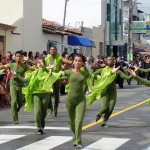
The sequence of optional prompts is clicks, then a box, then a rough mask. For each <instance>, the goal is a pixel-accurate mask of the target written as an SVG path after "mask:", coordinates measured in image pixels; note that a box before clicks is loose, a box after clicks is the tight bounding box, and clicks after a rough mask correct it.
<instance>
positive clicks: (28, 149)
mask: <svg viewBox="0 0 150 150" xmlns="http://www.w3.org/2000/svg"><path fill="white" fill-rule="evenodd" d="M71 139H72V137H71V136H50V137H48V138H45V139H43V140H40V141H38V142H35V143H32V144H29V145H27V146H24V147H21V148H19V149H17V150H36V149H38V150H49V149H52V148H54V147H56V146H59V145H61V144H63V143H66V142H68V141H70V140H71Z"/></svg>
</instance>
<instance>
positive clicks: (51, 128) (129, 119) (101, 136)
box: [0, 81, 150, 150]
mask: <svg viewBox="0 0 150 150" xmlns="http://www.w3.org/2000/svg"><path fill="white" fill-rule="evenodd" d="M117 87H118V86H117ZM117 91H118V98H117V103H116V106H115V110H114V111H113V114H112V116H111V118H110V119H109V121H108V124H109V125H110V127H109V128H102V127H101V126H100V122H101V120H100V121H99V122H98V123H95V116H96V114H97V112H98V109H99V106H100V101H97V102H95V103H94V105H93V106H92V107H90V108H87V111H86V114H85V119H84V124H83V136H82V140H83V150H150V133H149V132H150V115H149V114H150V106H149V105H148V104H147V99H148V98H149V97H150V93H149V88H148V87H145V86H143V85H137V84H136V82H135V81H134V82H132V85H127V84H126V83H125V85H124V89H118V90H117ZM65 98H66V96H61V103H60V105H59V112H58V117H53V116H52V115H51V116H50V115H47V118H46V128H45V130H44V134H43V135H40V136H39V135H37V130H36V127H35V124H34V117H33V113H32V112H28V113H27V112H24V111H23V109H22V110H21V111H20V112H19V124H18V125H14V124H12V121H11V111H10V108H0V150H16V149H20V150H34V149H35V150H36V149H37V150H49V149H53V150H73V149H74V147H73V146H72V134H71V131H70V130H69V127H68V116H67V113H66V108H65Z"/></svg>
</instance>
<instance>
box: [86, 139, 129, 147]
mask: <svg viewBox="0 0 150 150" xmlns="http://www.w3.org/2000/svg"><path fill="white" fill-rule="evenodd" d="M129 140H130V139H121V138H102V139H100V140H98V141H97V142H95V143H93V144H91V145H89V146H87V147H86V148H84V149H83V150H115V149H117V148H118V147H120V146H121V145H123V144H124V143H126V142H127V141H129Z"/></svg>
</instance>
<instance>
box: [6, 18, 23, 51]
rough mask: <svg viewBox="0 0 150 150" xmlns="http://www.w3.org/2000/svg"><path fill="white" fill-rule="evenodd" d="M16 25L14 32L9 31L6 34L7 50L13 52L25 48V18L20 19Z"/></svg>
mask: <svg viewBox="0 0 150 150" xmlns="http://www.w3.org/2000/svg"><path fill="white" fill-rule="evenodd" d="M14 25H15V26H17V28H16V29H15V30H14V31H13V32H14V34H12V33H11V32H7V35H6V51H11V52H12V53H15V52H16V51H18V50H22V49H23V18H20V19H18V20H17V21H16V22H15V23H14ZM19 34H20V35H19Z"/></svg>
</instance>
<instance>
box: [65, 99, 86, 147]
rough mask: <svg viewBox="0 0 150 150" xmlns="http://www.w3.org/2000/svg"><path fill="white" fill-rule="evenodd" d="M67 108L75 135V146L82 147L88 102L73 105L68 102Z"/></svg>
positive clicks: (70, 124) (83, 101)
mask: <svg viewBox="0 0 150 150" xmlns="http://www.w3.org/2000/svg"><path fill="white" fill-rule="evenodd" d="M66 107H67V111H68V114H69V126H70V129H71V131H72V133H73V140H74V145H82V141H81V133H82V123H83V118H84V114H85V110H86V101H85V100H82V101H81V102H75V103H72V102H70V101H69V100H67V102H66Z"/></svg>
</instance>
